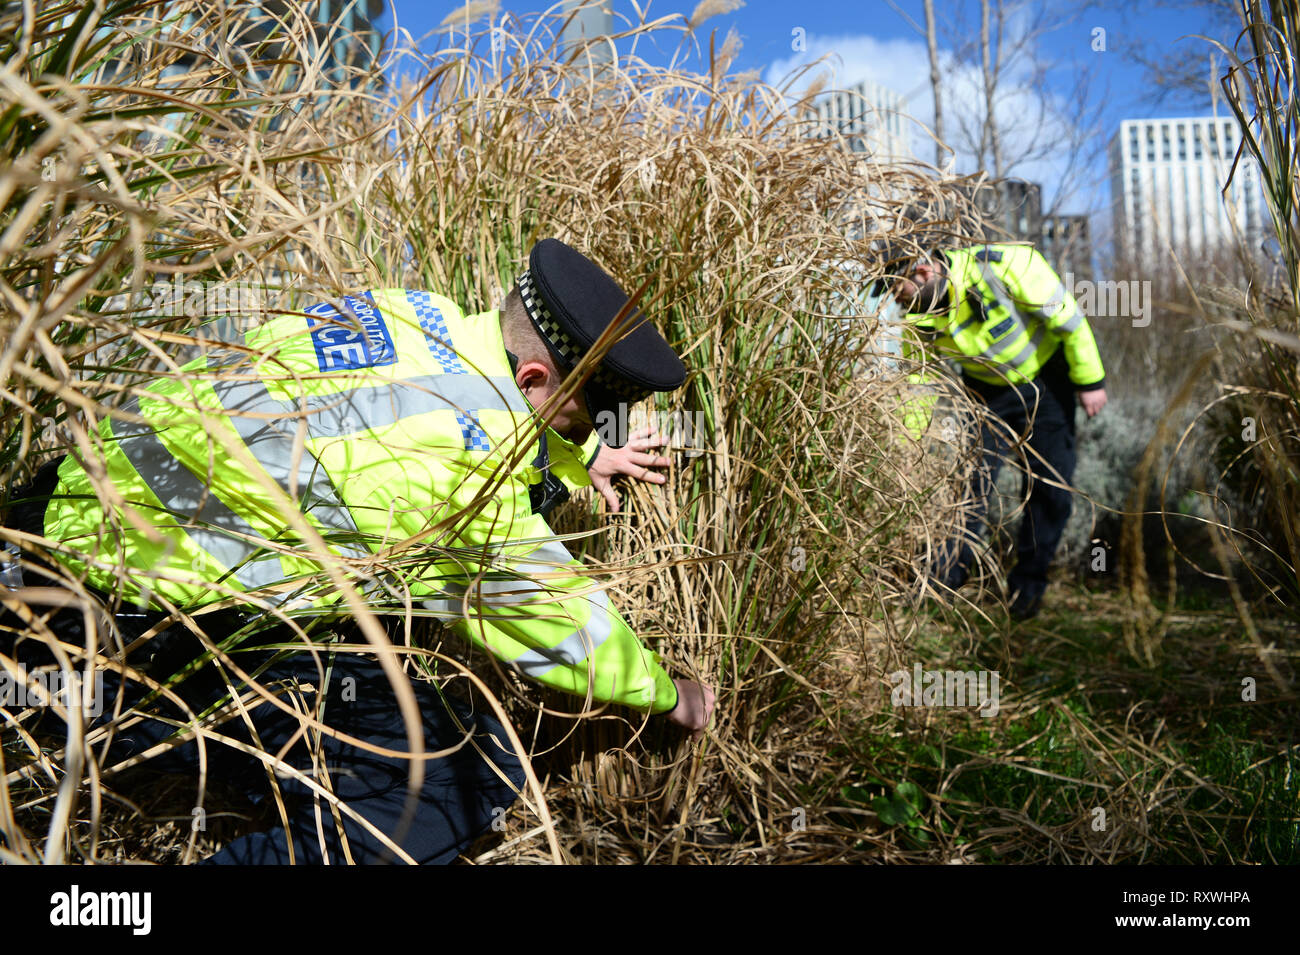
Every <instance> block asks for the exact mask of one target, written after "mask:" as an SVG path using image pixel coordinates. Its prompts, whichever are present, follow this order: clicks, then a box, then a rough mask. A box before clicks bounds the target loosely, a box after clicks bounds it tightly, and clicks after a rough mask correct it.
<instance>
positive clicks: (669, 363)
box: [518, 239, 686, 447]
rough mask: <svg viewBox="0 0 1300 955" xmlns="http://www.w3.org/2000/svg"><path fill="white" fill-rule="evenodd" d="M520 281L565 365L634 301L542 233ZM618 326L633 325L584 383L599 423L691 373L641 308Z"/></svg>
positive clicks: (533, 316) (527, 306) (528, 306)
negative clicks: (602, 416)
mask: <svg viewBox="0 0 1300 955" xmlns="http://www.w3.org/2000/svg"><path fill="white" fill-rule="evenodd" d="M518 285H519V293H520V295H521V297H522V298H523V302H524V310H525V311H526V312H527V313H528V317H529V319H530V320H531V321H532V323H533V326H534V327H535V328H536V329H537V331H538V333H539V334H540V335H541V336H542V340H543V341H545V342H546V346H547V348H548V349H549V350H550V352H551V354H552V355H554V356H555V359H556V364H557V365H558V366H559V368H560V369H561V370H563V371H566V372H567V371H570V370H572V368H573V367H574V366H575V365H576V364H577V363H578V361H579V360H580V359H581V358H582V356H583V355H585V354H586V353H587V351H588V350H589V349H590V348H591V346H592V345H593V344H595V342H596V339H598V338H599V337H600V336H601V334H602V333H604V331H605V329H606V328H608V327H609V324H610V322H611V321H613V319H614V317H615V316H616V315H617V314H618V313H619V311H620V310H621V309H622V308H623V306H624V305H626V304H627V300H628V296H627V293H625V292H624V291H623V290H622V289H621V288H619V286H618V283H617V282H615V281H614V280H613V279H612V278H610V277H609V275H608V274H607V273H606V272H605V270H604V269H602V268H601V267H600V266H599V265H597V264H596V263H595V262H593V261H591V259H589V258H587V257H586V256H585V255H583V254H582V253H581V252H579V251H578V250H577V249H574V248H572V247H570V246H568V245H565V244H564V243H563V242H561V241H560V240H559V239H542V240H541V241H540V242H538V243H537V244H536V245H534V246H533V249H532V251H531V252H530V253H529V255H528V269H527V271H525V272H524V273H523V274H522V275H521V276H519V280H518ZM620 325H621V327H623V328H628V327H632V326H635V327H633V328H632V331H630V332H629V333H628V334H626V335H625V336H624V337H623V338H621V339H620V340H619V341H617V342H615V344H614V346H613V347H612V348H611V349H610V350H609V352H608V353H607V354H606V355H605V359H604V360H603V361H602V362H601V363H600V364H599V365H598V366H597V368H596V371H595V372H594V373H593V374H592V376H591V378H590V379H588V381H587V385H586V387H585V388H584V389H583V395H584V397H585V399H586V401H587V408H588V412H589V414H590V415H591V420H592V423H593V424H599V423H600V421H599V415H600V413H601V412H602V411H608V412H610V413H611V414H613V415H615V416H616V420H617V415H618V410H619V405H620V404H628V405H631V404H635V403H636V402H638V401H642V400H643V399H645V398H647V397H649V396H650V395H651V394H652V393H653V392H656V391H672V390H673V389H675V388H680V387H681V385H682V383H683V382H684V381H685V380H686V366H685V365H683V364H682V361H681V359H680V358H678V357H677V355H676V353H675V352H674V351H673V350H672V347H671V346H670V345H669V344H668V342H666V341H665V340H664V338H663V336H662V335H660V334H659V331H658V329H656V328H655V327H654V325H652V324H651V323H650V322H649V321H648V320H647V319H646V318H645V316H644V315H643V314H642V313H641V311H640V309H635V308H634V309H631V310H630V312H629V315H628V316H627V317H626V318H625V320H624V322H622V323H620ZM619 430H621V429H619ZM616 447H617V445H616Z"/></svg>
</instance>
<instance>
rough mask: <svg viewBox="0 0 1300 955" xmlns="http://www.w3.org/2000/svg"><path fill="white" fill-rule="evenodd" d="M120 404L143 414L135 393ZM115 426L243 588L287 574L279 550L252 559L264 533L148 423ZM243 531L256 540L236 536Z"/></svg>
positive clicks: (145, 474)
mask: <svg viewBox="0 0 1300 955" xmlns="http://www.w3.org/2000/svg"><path fill="white" fill-rule="evenodd" d="M122 410H123V411H125V412H127V413H129V414H134V415H138V414H140V403H139V401H138V399H135V398H132V399H131V400H130V401H129V402H128V403H127V404H126V405H125V406H124V407H123V409H122ZM112 427H113V434H114V435H116V436H117V437H118V438H119V439H120V440H119V442H118V447H119V448H121V450H122V453H123V454H124V455H126V459H127V460H128V461H130V462H131V466H132V467H133V468H135V470H136V473H137V474H139V475H140V477H141V478H142V479H143V480H144V482H145V484H147V485H148V486H149V490H151V491H153V493H154V496H155V497H156V498H158V502H159V503H160V504H162V506H163V508H165V509H166V510H167V511H169V512H170V513H171V514H172V515H173V516H175V517H176V519H177V526H179V527H180V529H181V530H183V531H184V532H185V533H186V534H187V535H188V536H189V538H190V540H191V541H193V543H194V545H195V546H196V547H198V548H199V550H202V551H205V552H207V553H208V554H211V555H212V556H213V557H214V558H216V559H217V560H218V561H220V562H221V563H222V564H223V565H225V566H226V567H228V568H231V570H232V575H233V576H234V578H235V579H236V580H237V581H239V583H240V584H241V585H242V586H243V587H244V589H245V590H257V589H259V588H261V587H265V586H267V585H269V584H273V583H276V582H277V581H280V580H283V579H284V577H285V574H284V572H283V570H282V569H281V567H280V560H279V557H278V555H264V556H263V559H261V560H254V559H253V558H254V556H255V555H257V554H258V552H259V551H262V550H264V549H263V548H262V547H261V546H260V545H259V544H257V543H255V541H257V540H261V539H263V537H262V535H261V534H260V533H258V532H257V531H256V530H254V529H253V527H252V526H251V525H249V523H248V522H247V521H246V520H244V518H242V517H240V516H239V515H238V514H236V513H235V512H234V511H232V510H231V509H230V508H229V507H227V506H226V504H225V503H224V502H223V501H222V500H221V499H220V498H218V497H217V496H216V495H215V494H213V493H212V489H211V488H210V487H208V485H207V484H206V483H204V482H203V481H201V480H200V479H199V478H198V477H197V476H196V475H195V474H194V472H193V471H191V470H190V469H189V468H187V467H186V466H185V465H184V464H183V463H181V462H180V461H178V460H177V459H176V458H174V457H172V453H171V452H170V451H168V450H167V446H166V445H164V444H163V443H162V441H161V439H159V437H158V435H157V433H156V432H155V431H154V429H153V428H152V427H151V426H150V425H148V424H137V423H135V422H130V421H116V420H115V421H113V423H112ZM200 522H202V523H200ZM239 534H243V535H247V536H249V537H252V538H253V541H249V540H244V539H243V538H241V537H238V536H236V535H239Z"/></svg>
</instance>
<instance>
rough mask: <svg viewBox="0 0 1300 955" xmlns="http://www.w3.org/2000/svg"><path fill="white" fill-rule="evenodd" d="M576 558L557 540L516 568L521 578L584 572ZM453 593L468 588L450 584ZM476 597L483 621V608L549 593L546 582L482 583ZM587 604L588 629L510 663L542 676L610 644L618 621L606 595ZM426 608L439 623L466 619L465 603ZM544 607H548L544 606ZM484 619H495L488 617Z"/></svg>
mask: <svg viewBox="0 0 1300 955" xmlns="http://www.w3.org/2000/svg"><path fill="white" fill-rule="evenodd" d="M572 559H573V556H572V555H571V554H570V553H569V551H568V549H567V548H565V547H564V545H563V544H561V543H560V542H559V541H557V540H552V541H547V542H546V543H545V544H543V545H542V546H540V547H538V548H537V549H536V550H534V551H533V552H532V553H531V554H529V555H528V557H526V558H523V559H522V560H520V561H519V562H517V563H516V567H517V568H518V569H519V570H520V573H526V572H527V571H525V570H524V568H523V566H522V565H523V564H525V563H536V564H537V565H538V569H537V570H536V571H535V572H536V573H544V572H546V571H554V570H556V569H561V568H563V569H567V570H570V571H572V572H575V573H577V572H580V568H578V567H576V566H569V563H570V561H571V560H572ZM447 589H448V590H449V591H450V592H452V593H460V594H464V593H465V590H466V589H467V588H466V585H464V584H454V583H453V584H449V585H448V588H447ZM476 589H477V593H476V594H473V595H471V596H470V597H469V599H468V609H469V617H470V619H478V617H477V616H476V615H475V614H474V607H475V606H476V605H478V604H481V605H484V606H490V607H498V608H501V607H517V606H519V605H521V604H522V605H527V604H528V603H529V601H530V600H531V599H532V597H533V596H534V595H535V594H538V593H545V592H547V587H546V584H545V583H544V582H539V581H532V580H527V579H523V578H520V579H514V580H482V581H479V583H478V585H477V588H476ZM585 599H586V600H587V602H588V604H589V605H590V607H591V617H590V619H589V620H588V621H587V624H586V625H585V626H582V627H577V628H575V629H574V630H573V631H572V632H571V633H569V634H568V636H566V637H565V638H564V639H563V640H561V641H560V642H559V643H558V644H556V645H555V646H553V647H538V648H535V649H532V650H526V651H525V652H524V653H522V654H520V655H519V656H517V657H515V658H514V659H513V660H510V661H509V663H510V664H511V665H513V666H515V667H516V668H518V669H519V671H520V672H521V673H522V674H524V675H525V676H529V677H534V678H536V677H539V676H541V675H542V674H544V673H547V672H549V671H550V670H553V669H555V668H556V667H558V666H575V665H577V664H580V663H582V661H583V660H586V659H587V658H588V657H589V656H590V655H591V654H593V653H595V652H596V650H597V649H598V648H599V647H600V646H601V644H603V643H604V642H605V641H606V640H608V639H609V636H610V634H611V633H613V632H614V618H613V616H612V615H611V614H610V611H609V597H608V596H607V595H606V594H605V592H604V591H603V590H598V591H595V592H594V593H592V594H590V595H589V596H586V597H585ZM422 603H423V606H424V607H425V608H426V609H428V610H431V611H434V616H436V617H439V618H440V619H448V620H459V619H463V617H464V616H465V614H464V607H465V602H463V601H462V600H456V599H448V598H438V599H430V600H425V601H423V602H422ZM538 606H539V607H542V608H544V607H545V606H546V605H545V604H544V603H543V604H539V605H538ZM484 619H490V617H488V618H484Z"/></svg>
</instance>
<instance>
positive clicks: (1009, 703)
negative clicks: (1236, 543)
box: [815, 586, 1300, 863]
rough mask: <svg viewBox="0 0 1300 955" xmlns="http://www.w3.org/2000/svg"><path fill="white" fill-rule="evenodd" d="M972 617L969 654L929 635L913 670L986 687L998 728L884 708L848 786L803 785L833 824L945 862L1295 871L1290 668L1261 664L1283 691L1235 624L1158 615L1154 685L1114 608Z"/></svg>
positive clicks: (1297, 784)
mask: <svg viewBox="0 0 1300 955" xmlns="http://www.w3.org/2000/svg"><path fill="white" fill-rule="evenodd" d="M985 610H986V612H987V613H988V615H989V617H990V618H991V620H976V621H975V622H973V623H972V624H971V626H972V627H973V637H974V639H971V636H970V635H968V634H967V633H960V634H959V633H958V632H957V631H956V630H954V629H953V628H952V627H950V626H947V625H945V624H943V623H942V622H940V621H932V623H931V625H930V626H928V627H927V628H926V630H925V632H924V634H923V639H921V640H919V641H918V642H917V649H916V651H915V652H916V653H917V657H916V659H918V660H920V661H921V662H922V663H923V665H924V666H925V667H928V668H929V667H933V668H947V669H958V670H967V669H988V670H997V671H998V672H999V674H1000V677H1001V707H1000V711H999V712H998V714H997V715H996V716H994V717H991V718H984V717H980V716H978V715H976V711H975V710H973V709H958V708H942V707H922V708H914V707H902V708H896V707H893V706H891V705H889V702H888V696H886V706H885V707H884V708H883V710H882V711H881V713H880V714H879V716H878V718H876V719H875V720H874V721H873V722H872V723H871V724H870V725H868V726H863V727H862V728H861V732H860V733H859V734H858V735H857V736H856V737H854V738H851V740H850V741H849V742H848V743H847V744H846V745H847V746H849V747H850V748H851V749H852V752H851V753H846V754H844V755H846V756H851V757H852V759H853V760H854V761H855V762H856V763H857V765H859V766H861V773H860V775H858V776H857V777H856V778H852V779H849V780H843V779H837V780H834V781H821V782H820V783H819V784H815V785H822V786H825V785H837V786H839V788H840V797H841V801H842V802H843V804H844V806H845V808H846V810H848V812H846V813H845V818H844V819H842V820H840V821H841V822H842V823H844V824H848V823H849V820H850V818H851V817H856V818H858V819H859V820H861V819H863V818H864V816H863V815H862V814H861V813H860V812H853V810H859V811H860V810H862V809H866V810H868V814H867V815H866V816H865V818H866V819H867V823H866V824H865V825H864V823H862V822H861V821H859V823H858V825H860V826H864V829H869V830H872V834H873V836H874V837H875V838H880V837H881V836H886V837H892V838H891V841H893V842H894V843H895V844H896V845H897V846H898V847H899V848H900V849H902V850H904V851H906V852H914V853H922V854H923V855H924V857H929V858H936V857H937V858H942V859H945V860H952V859H954V858H959V859H965V860H969V861H999V860H1000V861H1005V862H1067V861H1070V862H1087V861H1095V862H1120V861H1126V862H1148V863H1155V862H1159V863H1198V862H1257V863H1295V862H1297V861H1300V779H1298V778H1297V769H1300V767H1298V766H1297V759H1296V751H1297V745H1298V744H1300V740H1297V739H1296V727H1297V725H1298V723H1297V718H1296V717H1297V706H1296V700H1295V698H1294V695H1293V693H1292V692H1291V691H1290V686H1291V685H1292V684H1291V680H1290V667H1289V665H1288V659H1289V658H1288V657H1286V656H1285V655H1283V654H1278V655H1276V656H1275V659H1276V660H1277V661H1279V666H1280V668H1281V670H1282V672H1283V675H1284V677H1285V678H1286V689H1284V690H1279V688H1278V687H1277V686H1275V685H1274V683H1273V682H1272V681H1271V680H1270V678H1269V677H1268V675H1267V672H1266V670H1265V668H1264V667H1263V666H1262V665H1261V663H1260V661H1259V659H1258V657H1257V655H1256V651H1255V648H1254V645H1253V644H1252V643H1251V642H1250V641H1249V640H1248V639H1247V638H1246V637H1245V635H1244V634H1243V633H1242V628H1241V627H1240V625H1239V624H1238V622H1237V618H1236V617H1235V615H1234V614H1233V613H1232V611H1231V607H1223V606H1220V607H1214V608H1209V609H1198V610H1195V611H1188V612H1181V613H1175V614H1174V615H1172V617H1171V618H1170V621H1169V628H1168V631H1167V633H1166V634H1165V637H1164V640H1163V642H1162V645H1161V648H1162V652H1161V654H1160V657H1159V659H1158V661H1157V665H1156V666H1154V667H1145V666H1142V665H1140V664H1139V663H1138V662H1136V661H1135V659H1134V658H1133V656H1132V655H1131V654H1129V652H1128V651H1127V649H1126V646H1125V642H1124V639H1123V636H1122V627H1121V623H1120V621H1121V619H1122V612H1123V607H1122V604H1121V602H1120V601H1119V599H1118V598H1117V596H1116V595H1115V594H1113V593H1108V592H1100V591H1092V592H1090V591H1088V590H1086V589H1081V588H1074V589H1068V588H1063V587H1060V586H1058V587H1056V588H1053V590H1052V591H1050V592H1049V599H1048V601H1047V602H1046V604H1045V607H1044V610H1043V612H1042V613H1041V614H1040V615H1039V617H1038V618H1036V619H1034V620H1032V621H1029V622H1026V623H1019V624H1013V623H1010V622H1008V621H1007V620H1006V618H1005V616H1004V615H1003V614H1002V613H1001V612H1000V611H999V610H998V609H996V608H995V607H992V606H989V605H985ZM1258 625H1259V626H1260V629H1261V633H1262V634H1263V635H1264V642H1265V645H1266V646H1267V645H1268V642H1269V640H1270V639H1273V640H1275V641H1276V643H1277V644H1278V645H1279V646H1286V642H1285V641H1286V640H1287V637H1288V635H1290V637H1291V640H1292V644H1291V645H1294V629H1293V627H1294V625H1293V624H1288V623H1287V622H1283V621H1270V620H1261V621H1258ZM1289 627H1290V629H1289ZM958 647H959V648H960V649H956V648H958ZM1247 677H1250V678H1253V679H1254V680H1255V694H1256V699H1255V700H1254V701H1249V702H1248V701H1245V700H1243V698H1242V697H1243V690H1244V688H1243V683H1242V681H1243V679H1244V678H1247ZM832 762H833V763H839V762H840V761H839V760H832ZM871 814H874V816H875V818H874V819H871Z"/></svg>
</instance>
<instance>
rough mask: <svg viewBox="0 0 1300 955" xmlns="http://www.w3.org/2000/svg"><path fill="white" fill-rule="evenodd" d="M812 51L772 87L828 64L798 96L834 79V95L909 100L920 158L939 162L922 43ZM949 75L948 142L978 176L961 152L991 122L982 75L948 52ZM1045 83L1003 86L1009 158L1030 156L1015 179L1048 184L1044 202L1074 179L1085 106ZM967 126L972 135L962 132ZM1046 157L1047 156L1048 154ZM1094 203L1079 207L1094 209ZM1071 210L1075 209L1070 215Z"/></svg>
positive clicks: (1021, 77) (812, 41) (808, 76)
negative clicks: (1072, 155)
mask: <svg viewBox="0 0 1300 955" xmlns="http://www.w3.org/2000/svg"><path fill="white" fill-rule="evenodd" d="M805 40H806V46H807V49H806V50H805V51H802V52H798V53H793V54H792V55H791V56H789V57H787V58H784V59H781V60H777V61H776V62H774V63H772V64H771V65H770V66H769V67H768V68H767V70H766V72H765V74H764V80H765V81H766V82H768V83H771V84H773V85H777V86H780V85H781V84H782V83H783V82H784V81H785V80H787V79H788V78H789V77H790V75H791V73H792V72H793V71H795V70H797V69H799V68H801V67H804V66H807V65H809V64H813V63H815V62H816V61H817V60H819V59H821V58H823V57H825V58H826V59H825V61H824V62H822V63H821V64H818V65H817V66H814V67H813V68H812V69H811V70H809V71H808V72H807V73H805V74H803V75H802V76H801V77H800V78H799V79H798V80H797V81H796V82H795V84H794V85H793V87H792V88H791V92H792V93H798V92H800V91H802V90H803V89H805V88H806V87H807V86H808V85H809V84H810V83H811V82H812V81H813V80H814V78H816V77H817V76H821V75H829V77H830V80H829V82H828V84H827V86H826V88H827V89H832V88H842V87H846V86H850V85H852V84H854V83H857V82H860V81H862V80H867V81H869V82H872V83H876V84H879V85H880V86H884V87H886V88H888V89H891V90H893V91H894V92H896V93H899V94H901V95H902V96H903V97H904V102H905V109H906V111H907V113H908V115H909V116H910V117H911V118H912V119H913V120H914V124H913V132H912V151H913V154H914V155H915V156H916V157H917V158H918V159H921V160H923V161H926V162H933V160H934V145H933V140H932V138H931V134H930V133H929V132H928V130H929V129H930V127H931V125H932V123H933V121H934V98H933V95H932V93H931V90H930V61H929V57H928V54H927V53H926V48H925V44H924V43H923V42H921V41H920V40H907V39H889V40H883V39H879V38H877V37H873V36H868V35H865V34H858V35H843V36H819V35H814V34H809V35H808V36H807V37H806V38H805ZM940 57H941V73H942V76H943V91H942V92H943V97H944V102H943V108H944V125H945V134H946V135H945V138H946V139H947V140H948V145H950V146H952V147H954V148H956V150H957V156H956V170H957V171H958V172H959V173H970V172H975V171H976V169H977V163H976V158H975V153H974V150H973V149H970V148H961V146H962V145H964V142H963V141H964V140H967V139H968V138H969V137H970V136H976V137H977V136H978V132H979V122H980V117H981V116H982V115H983V106H982V104H983V81H982V78H981V75H980V71H979V69H978V68H977V67H975V66H974V65H971V64H958V63H954V61H953V59H952V57H951V56H950V55H949V54H948V53H947V52H946V51H943V50H941V51H940ZM1041 82H1042V81H1041V78H1039V77H1036V76H1035V75H1034V74H1033V73H1032V72H1031V69H1030V67H1029V66H1027V65H1026V66H1023V67H1019V68H1015V67H1012V68H1008V69H1007V70H1006V72H1005V73H1004V75H1003V77H1002V78H1001V81H1000V89H999V92H998V103H997V107H996V115H997V118H998V125H999V128H1000V130H1001V135H1002V141H1003V155H1004V156H1006V157H1009V158H1010V157H1028V158H1026V159H1024V160H1022V161H1019V162H1016V163H1015V164H1014V165H1013V167H1012V168H1011V169H1010V170H1009V174H1010V175H1014V176H1017V177H1019V178H1022V179H1028V180H1031V181H1034V182H1039V183H1042V185H1043V190H1044V200H1045V201H1046V202H1049V203H1050V201H1051V200H1052V198H1053V197H1054V196H1055V194H1056V190H1057V188H1058V187H1059V185H1060V181H1061V179H1062V177H1063V175H1064V174H1065V172H1066V167H1067V166H1068V160H1067V158H1066V157H1064V156H1063V155H1061V150H1060V149H1059V145H1060V144H1061V143H1062V142H1065V141H1066V135H1065V131H1066V130H1068V129H1069V128H1070V127H1071V125H1072V123H1073V122H1074V114H1075V113H1076V112H1077V109H1078V107H1077V106H1073V105H1072V104H1068V103H1066V102H1065V101H1064V100H1063V99H1062V98H1061V97H1060V96H1059V95H1057V94H1056V93H1055V92H1053V91H1051V90H1048V89H1044V88H1043V87H1042V85H1041ZM962 124H964V125H965V127H966V130H967V131H966V132H963V131H962V129H961V126H962ZM1043 153H1046V155H1042V154H1043ZM1088 198H1089V197H1087V196H1084V197H1082V199H1081V200H1078V201H1076V202H1075V203H1071V205H1078V204H1079V202H1080V201H1082V202H1084V203H1086V202H1087V199H1088ZM1066 211H1069V209H1068V207H1067V210H1066Z"/></svg>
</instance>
